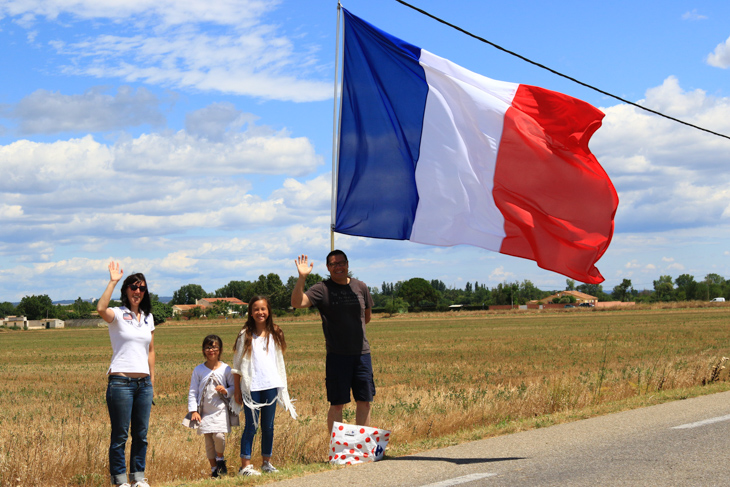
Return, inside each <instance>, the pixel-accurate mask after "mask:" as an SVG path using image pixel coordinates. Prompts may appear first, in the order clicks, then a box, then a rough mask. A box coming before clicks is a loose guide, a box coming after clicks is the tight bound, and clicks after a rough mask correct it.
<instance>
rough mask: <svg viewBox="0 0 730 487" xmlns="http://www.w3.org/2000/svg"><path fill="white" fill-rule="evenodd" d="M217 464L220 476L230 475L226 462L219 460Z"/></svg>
mask: <svg viewBox="0 0 730 487" xmlns="http://www.w3.org/2000/svg"><path fill="white" fill-rule="evenodd" d="M215 463H216V467H217V468H218V475H228V467H227V466H226V461H225V460H217V461H216V462H215Z"/></svg>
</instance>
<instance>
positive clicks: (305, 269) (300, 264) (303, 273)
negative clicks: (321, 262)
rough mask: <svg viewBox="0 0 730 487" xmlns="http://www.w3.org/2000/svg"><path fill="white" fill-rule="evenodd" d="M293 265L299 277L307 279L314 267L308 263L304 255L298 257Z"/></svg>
mask: <svg viewBox="0 0 730 487" xmlns="http://www.w3.org/2000/svg"><path fill="white" fill-rule="evenodd" d="M294 263H295V264H296V265H297V272H299V277H307V276H308V275H309V273H310V272H312V268H313V267H314V263H313V262H311V263H310V262H309V259H308V258H307V256H306V255H300V256H299V257H297V259H296V260H295V261H294Z"/></svg>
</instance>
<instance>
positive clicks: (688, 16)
mask: <svg viewBox="0 0 730 487" xmlns="http://www.w3.org/2000/svg"><path fill="white" fill-rule="evenodd" d="M706 19H707V16H706V15H702V14H699V13H697V9H696V8H695V9H692V10H691V11H689V12H685V13H684V14H682V20H706Z"/></svg>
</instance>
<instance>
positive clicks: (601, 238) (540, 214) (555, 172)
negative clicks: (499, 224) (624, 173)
mask: <svg viewBox="0 0 730 487" xmlns="http://www.w3.org/2000/svg"><path fill="white" fill-rule="evenodd" d="M603 116H604V114H603V113H602V112H601V111H600V110H598V109H597V108H595V107H593V106H592V105H590V104H588V103H586V102H584V101H581V100H578V99H575V98H572V97H570V96H567V95H563V94H561V93H556V92H554V91H549V90H544V89H542V88H538V87H535V86H528V85H520V86H519V88H518V89H517V93H516V94H515V97H514V100H513V101H512V106H511V107H510V108H509V109H508V110H507V113H506V114H505V120H504V129H503V132H502V139H501V143H500V146H499V152H498V154H497V163H496V169H495V174H494V191H493V194H494V199H495V202H496V204H497V207H498V208H499V209H500V211H501V212H502V214H503V215H504V218H505V232H506V237H505V238H504V240H503V242H502V246H501V249H500V252H501V253H503V254H508V255H513V256H516V257H523V258H525V259H531V260H534V261H536V262H537V264H538V265H539V266H540V267H542V268H544V269H548V270H551V271H555V272H558V273H560V274H563V275H565V276H568V277H570V278H573V279H576V280H578V281H581V282H585V283H589V284H598V283H600V282H603V280H604V279H603V276H602V275H601V273H600V272H599V271H598V269H596V267H595V263H596V261H598V259H600V258H601V256H602V255H603V253H604V252H605V251H606V249H607V248H608V244H609V243H610V242H611V237H612V236H613V227H614V225H613V218H614V215H615V214H616V208H617V206H618V195H617V194H616V190H615V189H614V187H613V184H612V183H611V180H610V179H609V178H608V175H607V174H606V172H605V171H604V170H603V168H602V167H601V165H600V164H599V163H598V160H597V159H596V158H595V157H594V156H593V154H592V153H591V151H590V150H589V149H588V141H589V140H590V138H591V136H592V135H593V133H594V132H595V131H596V130H598V128H599V127H600V126H601V120H602V119H603Z"/></svg>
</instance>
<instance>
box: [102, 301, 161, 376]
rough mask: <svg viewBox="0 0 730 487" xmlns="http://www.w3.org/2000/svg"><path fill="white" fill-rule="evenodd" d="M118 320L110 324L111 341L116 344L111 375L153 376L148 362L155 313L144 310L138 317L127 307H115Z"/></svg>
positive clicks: (113, 309)
mask: <svg viewBox="0 0 730 487" xmlns="http://www.w3.org/2000/svg"><path fill="white" fill-rule="evenodd" d="M111 310H112V311H114V320H112V322H111V323H109V339H110V340H111V342H112V363H111V365H110V366H109V370H108V371H107V374H111V373H114V372H123V373H139V374H149V373H150V364H149V361H148V358H149V350H150V342H151V341H152V332H153V331H155V320H154V319H153V318H152V313H150V314H148V315H146V314H144V312H142V311H140V321H137V315H136V314H134V313H132V311H130V310H129V309H128V308H127V307H126V306H121V307H119V308H111Z"/></svg>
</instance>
